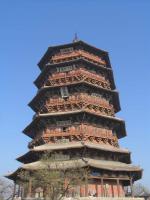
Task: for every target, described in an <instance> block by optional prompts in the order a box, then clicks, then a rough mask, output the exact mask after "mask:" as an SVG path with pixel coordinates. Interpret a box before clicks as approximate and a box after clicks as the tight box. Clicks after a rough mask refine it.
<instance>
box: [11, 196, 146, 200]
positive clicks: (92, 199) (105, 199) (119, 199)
mask: <svg viewBox="0 0 150 200" xmlns="http://www.w3.org/2000/svg"><path fill="white" fill-rule="evenodd" d="M14 200H44V199H43V198H22V199H21V198H15V199H14ZM63 200H144V198H137V197H135V198H134V197H70V198H64V199H63Z"/></svg>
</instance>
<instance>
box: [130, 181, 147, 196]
mask: <svg viewBox="0 0 150 200" xmlns="http://www.w3.org/2000/svg"><path fill="white" fill-rule="evenodd" d="M144 194H145V195H146V194H149V195H150V190H149V189H148V188H147V187H146V186H144V185H142V184H141V183H136V184H134V185H133V195H134V196H141V195H144Z"/></svg>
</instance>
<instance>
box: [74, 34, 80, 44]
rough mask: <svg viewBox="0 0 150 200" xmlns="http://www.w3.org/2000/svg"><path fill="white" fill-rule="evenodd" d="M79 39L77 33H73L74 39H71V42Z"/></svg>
mask: <svg viewBox="0 0 150 200" xmlns="http://www.w3.org/2000/svg"><path fill="white" fill-rule="evenodd" d="M78 41H79V39H78V35H77V33H75V35H74V39H73V42H78Z"/></svg>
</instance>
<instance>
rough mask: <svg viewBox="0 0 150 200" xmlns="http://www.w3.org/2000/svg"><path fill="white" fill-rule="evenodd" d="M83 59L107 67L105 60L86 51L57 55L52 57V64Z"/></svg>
mask: <svg viewBox="0 0 150 200" xmlns="http://www.w3.org/2000/svg"><path fill="white" fill-rule="evenodd" d="M82 57H83V58H85V59H87V60H89V61H92V62H94V63H97V64H102V65H104V66H105V65H106V62H105V61H104V60H102V58H100V57H99V56H96V55H94V54H91V53H88V52H86V51H84V50H74V51H72V52H68V53H59V54H56V55H54V56H52V58H51V60H50V62H52V63H58V62H63V61H67V60H72V59H76V58H82Z"/></svg>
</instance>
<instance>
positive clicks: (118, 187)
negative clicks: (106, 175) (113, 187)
mask: <svg viewBox="0 0 150 200" xmlns="http://www.w3.org/2000/svg"><path fill="white" fill-rule="evenodd" d="M117 191H118V197H120V183H119V178H117Z"/></svg>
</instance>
